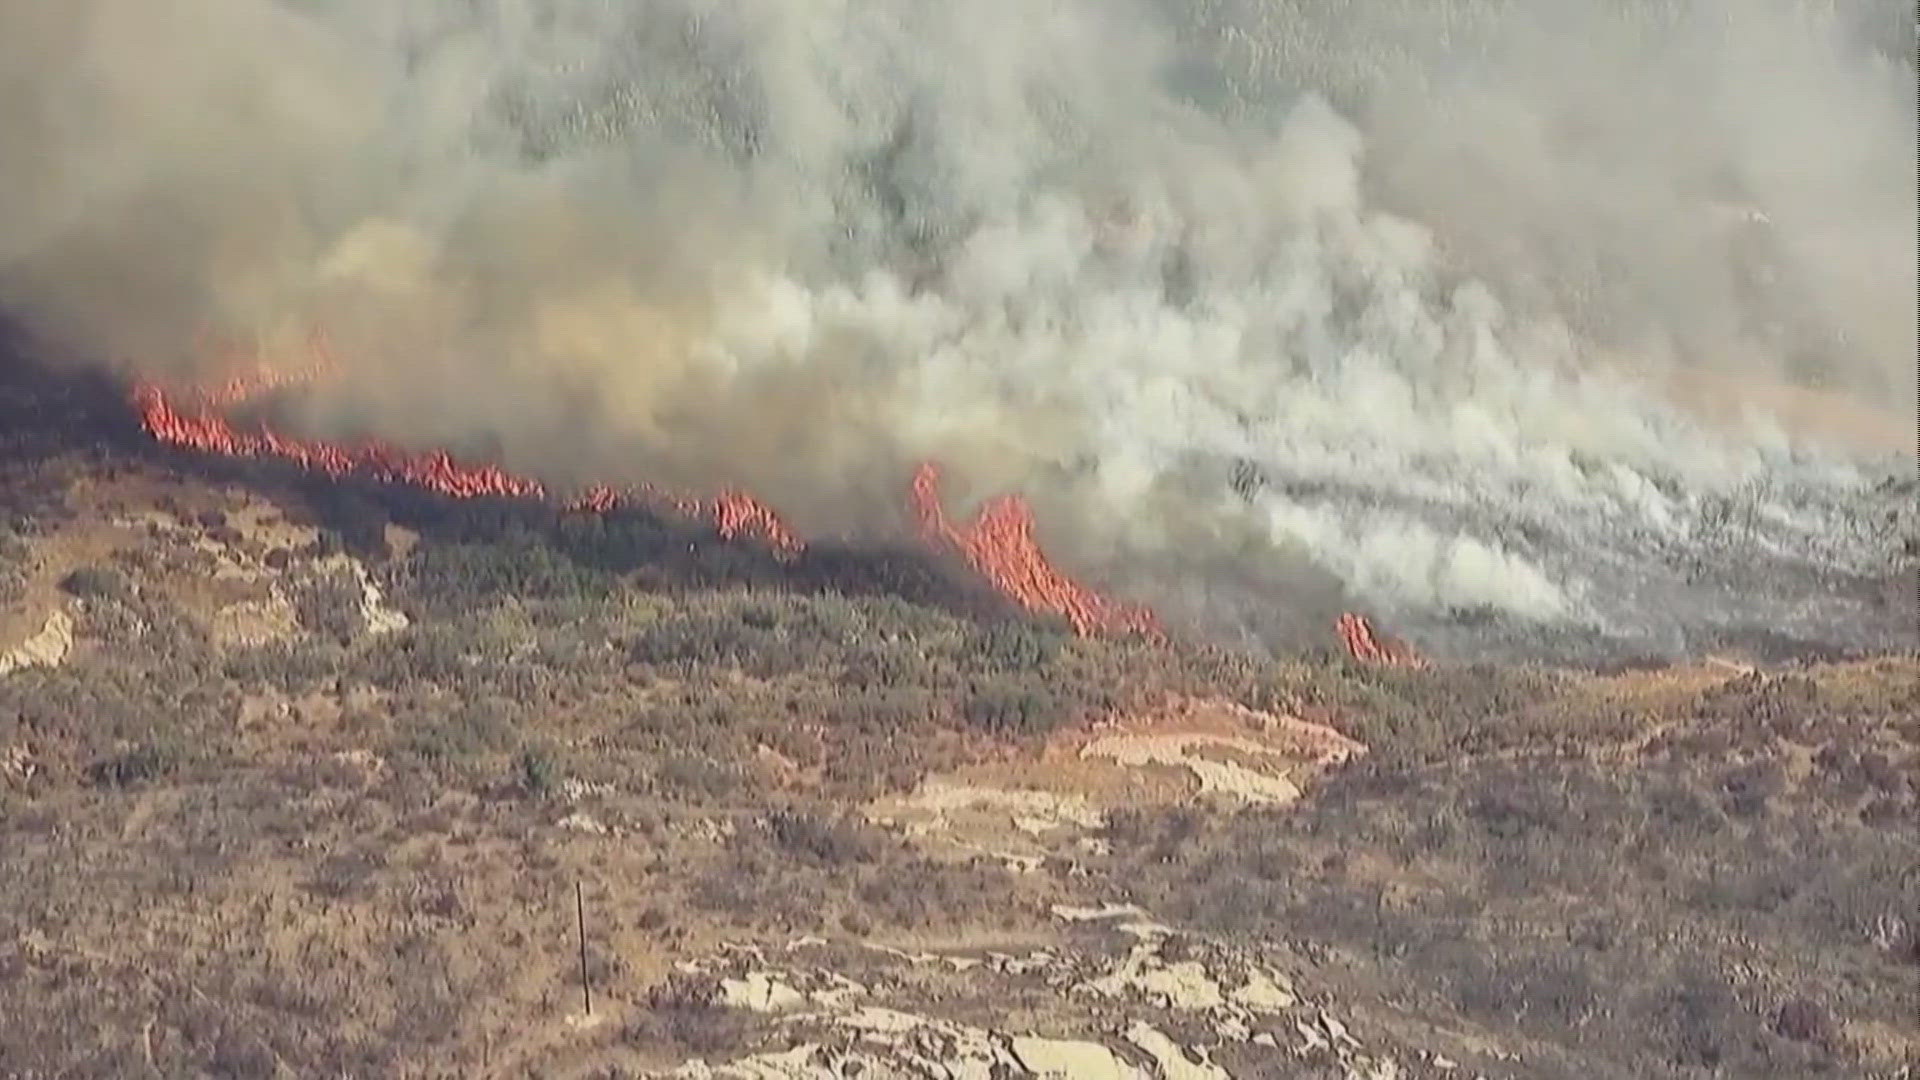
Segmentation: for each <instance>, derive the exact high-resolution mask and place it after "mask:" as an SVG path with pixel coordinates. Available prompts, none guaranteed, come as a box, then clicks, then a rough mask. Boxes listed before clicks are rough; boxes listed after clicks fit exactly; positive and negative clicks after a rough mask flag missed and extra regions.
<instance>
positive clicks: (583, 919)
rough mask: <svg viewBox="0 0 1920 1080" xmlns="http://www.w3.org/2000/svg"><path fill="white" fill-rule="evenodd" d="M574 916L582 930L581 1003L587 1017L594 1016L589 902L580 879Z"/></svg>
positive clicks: (574, 891)
mask: <svg viewBox="0 0 1920 1080" xmlns="http://www.w3.org/2000/svg"><path fill="white" fill-rule="evenodd" d="M573 915H574V921H575V923H576V924H577V925H578V926H579V928H580V1001H581V1004H582V1005H584V1006H585V1007H586V1010H587V1015H588V1016H592V1015H593V987H592V985H591V984H590V983H588V981H587V901H586V894H585V893H584V892H582V891H581V888H580V879H579V878H575V879H574V880H573Z"/></svg>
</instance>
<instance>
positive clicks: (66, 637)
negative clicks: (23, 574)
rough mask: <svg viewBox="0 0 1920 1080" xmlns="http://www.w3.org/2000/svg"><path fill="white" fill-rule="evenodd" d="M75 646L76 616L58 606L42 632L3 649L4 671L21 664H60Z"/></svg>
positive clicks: (0, 668)
mask: <svg viewBox="0 0 1920 1080" xmlns="http://www.w3.org/2000/svg"><path fill="white" fill-rule="evenodd" d="M72 649H73V619H72V618H71V617H69V616H68V615H67V613H66V612H64V611H60V610H57V609H56V610H55V611H53V612H51V613H50V614H48V615H47V621H46V622H44V623H42V624H41V626H40V630H39V632H38V633H36V634H34V635H33V636H32V637H30V638H28V639H27V640H25V641H23V642H21V643H20V644H19V645H16V646H15V647H13V648H12V649H10V650H8V651H7V652H5V653H0V675H10V674H12V673H13V672H15V671H18V670H20V669H21V668H29V667H57V666H59V664H60V663H61V662H62V661H64V660H66V658H67V653H68V652H69V651H71V650H72Z"/></svg>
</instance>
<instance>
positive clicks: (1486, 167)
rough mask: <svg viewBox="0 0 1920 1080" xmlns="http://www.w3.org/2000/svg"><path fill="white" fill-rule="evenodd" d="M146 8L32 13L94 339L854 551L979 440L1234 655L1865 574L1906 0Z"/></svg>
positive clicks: (1730, 615)
mask: <svg viewBox="0 0 1920 1080" xmlns="http://www.w3.org/2000/svg"><path fill="white" fill-rule="evenodd" d="M157 7H158V6H157V5H152V4H146V3H141V2H140V0H72V2H70V3H66V4H62V5H45V4H42V3H39V2H38V0H0V20H4V21H0V37H4V38H5V40H7V41H9V42H12V43H13V44H11V45H0V60H4V61H5V65H6V66H5V68H4V69H0V70H3V71H4V75H3V76H0V77H3V78H4V79H5V85H3V86H0V90H5V91H8V94H7V101H8V104H6V105H4V106H0V110H3V111H0V138H4V139H5V143H4V145H0V182H4V183H5V185H6V187H7V188H8V190H9V191H10V192H12V193H14V194H15V198H14V199H13V200H12V201H11V202H10V203H9V206H8V208H7V209H6V210H4V211H0V302H4V303H7V304H8V305H9V306H11V307H13V308H15V309H17V310H18V311H20V312H21V313H22V314H23V315H24V316H25V317H26V318H28V319H30V320H32V321H34V322H35V323H36V324H37V325H39V326H40V327H41V328H42V329H44V330H45V331H46V332H47V333H48V334H49V336H50V337H53V338H55V339H56V340H59V341H62V342H64V343H67V344H69V345H71V346H74V347H76V348H78V349H80V350H82V351H86V352H91V353H94V354H102V355H111V356H113V357H114V358H117V359H118V358H127V357H137V358H140V360H141V361H142V362H143V363H146V364H148V365H150V366H151V367H153V368H158V369H163V370H164V369H166V368H168V367H170V366H171V367H173V368H175V369H176V370H177V369H179V368H180V367H182V366H184V367H188V368H191V367H192V366H193V365H195V364H197V363H201V362H203V361H204V359H205V357H204V354H203V351H202V350H200V349H199V348H198V347H197V346H196V344H195V343H196V342H197V341H198V340H200V338H199V334H200V333H201V331H203V330H205V329H207V328H209V327H211V328H213V329H217V330H221V331H224V332H228V333H233V334H240V335H251V336H257V337H260V338H263V339H267V340H270V341H275V342H283V341H293V340H297V339H298V338H299V336H300V334H301V333H302V328H303V327H305V326H308V325H311V324H314V323H320V324H323V325H325V326H326V327H327V328H328V330H329V332H330V334H331V335H332V336H333V338H334V340H335V342H336V346H337V347H338V348H339V350H340V351H341V352H342V353H343V354H344V355H346V356H347V357H348V358H349V359H350V364H351V370H350V372H349V377H348V378H347V380H346V381H345V382H344V383H343V384H342V385H341V386H339V387H337V388H336V389H335V392H334V394H333V395H332V396H331V398H330V400H328V401H323V402H320V403H317V404H316V405H315V412H314V414H313V415H312V416H311V417H310V418H309V420H310V422H313V423H317V424H340V423H344V422H346V419H348V418H351V419H352V420H353V422H355V423H356V424H359V425H363V426H371V427H373V428H375V429H376V430H379V431H381V432H383V433H384V434H386V435H388V436H390V437H396V438H400V439H403V440H407V439H411V440H417V441H421V442H440V441H447V440H455V441H459V440H471V439H472V438H473V437H475V436H476V435H479V436H484V437H486V439H487V440H488V441H489V442H490V445H492V446H493V447H494V448H495V449H496V451H497V452H498V453H499V454H500V455H501V456H503V457H504V458H506V459H507V460H508V461H509V462H510V463H512V464H515V465H518V466H521V467H527V468H533V469H536V470H539V471H543V472H547V473H549V474H552V475H555V476H556V477H561V478H566V477H573V478H586V477H606V478H611V479H639V478H642V477H645V478H649V479H655V480H663V481H667V482H675V483H690V484H699V485H712V484H717V483H740V484H746V485H748V486H750V487H753V488H754V489H756V490H758V491H760V492H761V493H763V494H764V495H765V496H766V497H768V498H769V500H770V501H772V502H773V503H774V504H775V505H776V506H778V507H780V508H781V509H783V510H784V511H786V512H788V513H789V514H791V515H792V516H794V517H795V518H796V519H797V520H798V521H799V522H800V523H801V524H802V525H803V527H806V528H808V529H809V530H811V531H815V532H835V531H863V530H867V529H871V528H874V527H879V526H881V525H883V524H884V520H885V512H884V509H883V508H890V507H892V506H894V505H896V504H897V501H898V489H899V484H900V481H901V479H902V477H903V475H904V468H905V465H906V463H908V462H910V461H912V460H914V459H918V458H922V457H931V458H936V459H939V460H942V461H943V462H946V463H947V464H948V465H949V466H950V467H954V468H957V469H958V470H959V471H960V474H961V475H960V479H961V480H962V481H963V482H964V483H965V484H967V485H968V487H969V489H970V490H972V491H975V492H986V491H990V490H1022V491H1027V492H1029V493H1031V494H1033V495H1034V496H1035V497H1036V499H1037V500H1038V501H1039V502H1040V505H1041V510H1042V513H1043V520H1044V521H1046V522H1047V523H1048V524H1049V525H1050V526H1051V529H1050V534H1049V538H1050V539H1051V540H1053V541H1055V543H1056V545H1057V546H1060V547H1062V549H1063V550H1065V551H1066V552H1067V553H1068V554H1069V555H1070V556H1072V557H1073V558H1074V559H1075V560H1076V561H1077V563H1078V564H1079V565H1081V566H1083V567H1089V568H1096V569H1102V568H1103V569H1105V570H1106V571H1107V572H1109V573H1110V574H1112V575H1116V576H1117V575H1121V574H1124V575H1126V576H1125V577H1124V578H1122V580H1124V581H1126V582H1127V583H1128V584H1129V585H1130V586H1131V587H1132V588H1133V589H1135V590H1136V591H1139V592H1142V593H1144V594H1145V595H1146V596H1147V597H1148V598H1149V599H1152V600H1155V601H1157V602H1159V603H1160V604H1161V605H1162V606H1163V607H1168V608H1171V609H1174V610H1177V611H1183V612H1185V613H1187V614H1189V615H1191V616H1192V617H1194V618H1196V619H1199V620H1202V621H1206V620H1208V619H1210V618H1211V619H1214V621H1221V620H1222V619H1224V620H1225V621H1227V622H1234V621H1236V620H1238V621H1240V622H1247V620H1246V619H1245V618H1243V616H1242V614H1240V613H1237V612H1236V611H1233V610H1229V609H1233V608H1235V606H1236V605H1234V604H1232V603H1226V602H1222V601H1219V600H1218V599H1217V598H1218V597H1219V595H1220V592H1221V589H1222V582H1223V581H1224V580H1226V578H1237V577H1238V576H1240V575H1242V574H1244V575H1245V576H1246V577H1247V578H1248V579H1249V580H1259V581H1261V582H1263V584H1262V586H1261V588H1262V589H1266V590H1273V591H1272V592H1270V593H1268V594H1265V595H1259V596H1252V597H1248V598H1245V600H1244V602H1245V603H1246V604H1248V605H1251V606H1261V605H1266V606H1283V607H1284V606H1286V605H1288V604H1290V603H1304V601H1302V600H1301V596H1304V595H1306V594H1307V593H1309V592H1313V591H1314V590H1315V589H1318V590H1319V592H1320V594H1321V595H1324V593H1325V592H1326V590H1327V588H1328V586H1327V585H1326V583H1329V582H1330V583H1331V588H1332V590H1333V591H1334V592H1337V593H1341V594H1344V597H1343V599H1346V598H1350V599H1354V600H1357V601H1358V602H1362V603H1365V604H1368V605H1370V606H1373V607H1375V608H1379V609H1382V610H1384V611H1386V612H1388V613H1390V614H1392V615H1393V616H1395V617H1396V618H1398V619H1400V620H1402V621H1403V622H1404V623H1405V624H1406V625H1410V626H1415V627H1418V628H1420V629H1422V630H1423V631H1424V632H1425V633H1426V634H1427V635H1428V637H1429V638H1430V639H1432V640H1433V641H1435V642H1439V641H1440V640H1441V639H1443V638H1446V637H1447V629H1446V628H1447V627H1448V626H1449V625H1451V623H1452V622H1455V621H1458V620H1459V619H1460V618H1462V617H1464V616H1467V615H1473V616H1475V617H1484V616H1487V615H1489V614H1491V615H1492V616H1495V617H1496V619H1497V620H1498V621H1500V623H1501V625H1503V626H1508V627H1513V626H1518V627H1521V628H1522V629H1519V630H1510V631H1508V636H1507V637H1506V638H1503V639H1501V640H1502V641H1504V642H1505V643H1506V644H1509V645H1511V644H1512V643H1513V641H1515V640H1517V639H1516V638H1514V637H1513V635H1515V634H1518V635H1520V636H1521V637H1522V638H1524V637H1525V635H1527V634H1538V633H1545V632H1547V631H1548V630H1549V628H1553V627H1559V628H1561V629H1562V630H1566V629H1569V628H1571V629H1573V630H1582V629H1584V630H1589V631H1593V632H1598V633H1601V634H1605V635H1610V636H1614V637H1616V638H1623V639H1631V638H1639V639H1645V640H1649V641H1656V642H1658V643H1659V644H1660V645H1661V646H1662V647H1665V646H1673V647H1684V646H1686V645H1687V644H1688V642H1689V641H1690V640H1692V639H1694V638H1699V637H1702V634H1701V633H1699V632H1698V627H1700V626H1708V627H1722V628H1725V627H1737V626H1741V625H1759V624H1768V625H1777V624H1779V623H1780V622H1781V621H1782V620H1783V619H1784V618H1785V616H1784V615H1783V613H1784V612H1787V611H1801V610H1802V609H1806V607H1807V605H1806V604H1804V603H1802V601H1804V600H1805V599H1806V593H1807V590H1809V589H1817V588H1819V587H1821V586H1819V585H1817V584H1810V582H1811V581H1812V580H1813V578H1809V577H1808V574H1813V577H1814V578H1817V577H1818V576H1819V574H1818V573H1814V571H1816V570H1817V571H1819V573H1828V572H1832V573H1842V574H1851V575H1855V576H1859V575H1871V574H1872V573H1873V572H1875V571H1874V569H1873V560H1874V559H1875V558H1877V557H1878V556H1879V554H1880V553H1881V550H1882V549H1881V547H1880V546H1876V541H1875V539H1874V538H1873V537H1872V536H1871V535H1865V536H1862V535H1856V534H1855V533H1847V532H1845V530H1846V529H1854V530H1856V532H1857V530H1858V525H1857V522H1856V521H1855V514H1854V512H1853V511H1850V510H1849V509H1848V508H1849V507H1851V506H1853V505H1854V504H1855V503H1856V502H1858V500H1859V499H1860V498H1862V497H1863V495H1862V493H1863V492H1866V491H1867V490H1868V489H1869V488H1870V487H1871V485H1872V484H1873V483H1874V482H1876V481H1877V480H1878V479H1879V478H1880V477H1881V476H1882V475H1883V470H1884V468H1885V463H1886V461H1887V457H1888V455H1890V454H1893V453H1896V452H1898V451H1900V450H1901V449H1903V448H1904V447H1905V445H1906V442H1905V431H1904V423H1903V420H1902V417H1903V416H1905V415H1908V414H1907V413H1906V407H1905V402H1907V401H1910V400H1913V397H1912V394H1911V391H1912V387H1913V383H1912V374H1911V372H1912V348H1913V344H1914V338H1915V333H1914V321H1913V319H1914V309H1913V308H1912V306H1911V300H1912V296H1913V289H1914V280H1913V263H1912V252H1913V251H1914V250H1915V231H1914V216H1913V212H1912V211H1913V202H1912V199H1913V187H1912V171H1911V170H1912V162H1913V161H1914V158H1915V144H1914V131H1915V124H1914V119H1915V118H1914V113H1913V106H1912V102H1913V101H1914V100H1915V88H1914V69H1913V67H1912V65H1911V63H1910V62H1909V61H1907V60H1905V59H1902V58H1904V57H1906V56H1907V55H1908V53H1909V51H1910V46H1911V35H1912V25H1911V19H1910V13H1908V12H1905V11H1904V10H1902V9H1898V8H1895V7H1892V6H1890V5H1886V4H1881V5H1878V6H1867V5H1855V6H1852V7H1848V6H1843V5H1837V4H1833V3H1816V2H1814V0H1744V2H1742V3H1738V4H1733V3H1729V2H1713V0H1695V2H1684V0H1672V2H1669V3H1656V2H1654V0H1612V2H1603V0H1554V2H1552V3H1547V4H1540V3H1531V4H1520V3H1499V2H1495V3H1468V2H1466V0H1441V2H1425V3H1419V4H1388V5H1370V6H1368V7H1367V8H1366V9H1365V10H1357V9H1355V8H1354V7H1353V6H1352V5H1349V4H1345V3H1332V2H1315V0H1300V2H1298V3H1294V4H1270V3H1256V2H1254V0H1152V2H1149V0H1138V2H1096V0H1051V2H1048V3H1038V4H1036V3H1032V2H1030V0H1027V2H1016V0H975V2H973V3H969V4H964V5H954V4H939V3H933V2H930V0H869V2H864V3H858V4H855V3H846V2H835V0H810V2H803V3H792V4H785V5H753V4H740V3H733V2H720V0H632V2H628V3H617V2H613V0H431V2H414V3H408V4H393V3H390V2H381V3H374V2H371V0H313V2H309V3H305V4H300V5H295V4H292V3H276V2H274V0H194V2H192V3H187V4H183V5H166V7H167V8H168V10H167V11H165V12H160V11H158V10H156V9H157ZM175 9H179V10H175ZM1896 57H1899V58H1896ZM1235 477H1238V478H1239V482H1234V478H1235ZM1736 504H1738V506H1739V507H1740V512H1739V513H1738V514H1737V515H1732V516H1730V511H1728V510H1727V509H1726V508H1727V507H1729V506H1734V505H1736ZM1728 521H1737V523H1738V525H1739V528H1738V529H1737V530H1734V529H1732V528H1731V527H1730V526H1727V525H1726V522H1728ZM1716 530H1718V531H1716ZM1837 530H1838V531H1837ZM1709 534H1711V536H1712V537H1713V543H1714V544H1718V545H1720V547H1716V548H1713V549H1712V551H1708V547H1710V546H1711V545H1706V541H1704V540H1703V539H1702V537H1703V536H1708V535H1709ZM1703 545H1706V546H1703ZM1723 549H1724V550H1723ZM1702 552H1707V554H1704V555H1703V554H1702ZM1703 559H1705V560H1708V561H1713V560H1718V561H1717V562H1714V566H1715V567H1717V568H1718V569H1717V570H1714V572H1713V573H1708V572H1705V571H1702V570H1701V568H1700V565H1699V564H1700V563H1701V562H1702V560H1703ZM1742 560H1745V562H1744V565H1746V566H1748V567H1749V568H1755V572H1758V569H1757V568H1759V567H1762V566H1765V567H1771V568H1773V569H1772V570H1770V571H1769V573H1772V575H1773V577H1772V578H1771V579H1770V583H1763V584H1760V585H1757V586H1752V587H1744V588H1743V587H1739V586H1736V585H1735V584H1734V583H1732V582H1731V581H1729V580H1727V579H1726V575H1727V574H1728V573H1731V572H1733V570H1732V569H1730V568H1732V567H1737V566H1739V565H1742ZM1263 565H1264V566H1266V567H1267V568H1266V569H1262V566H1263ZM1223 566H1224V567H1233V568H1235V569H1234V570H1233V571H1232V572H1231V573H1227V574H1226V577H1224V578H1223V577H1222V573H1223V571H1222V570H1221V569H1220V568H1221V567H1223ZM1149 567H1151V568H1153V569H1152V571H1151V572H1149V570H1148V568H1149ZM1808 568H1812V569H1811V570H1809V569H1808ZM1715 573H1718V574H1719V575H1720V576H1719V577H1717V578H1716V577H1715V576H1714V574H1715ZM1315 578H1318V579H1324V581H1323V582H1322V583H1321V584H1319V585H1312V586H1309V585H1308V584H1306V583H1307V582H1308V581H1309V579H1315ZM1287 583H1295V584H1300V585H1301V592H1300V594H1299V595H1293V596H1290V595H1288V594H1287V592H1286V591H1285V589H1286V587H1287ZM1196 589H1197V590H1198V592H1197V593H1196V595H1198V594H1200V593H1204V595H1205V596H1207V597H1208V598H1209V599H1207V600H1206V601H1204V602H1202V603H1199V604H1197V605H1196V604H1195V603H1193V602H1191V601H1190V600H1189V599H1185V598H1183V594H1185V593H1188V592H1192V591H1194V590H1196ZM1228 591H1231V590H1230V589H1229V590H1228ZM1816 606H1817V605H1816ZM1823 610H1824V609H1823ZM1851 610H1852V609H1850V608H1844V607H1842V608H1835V609H1834V610H1833V611H1831V612H1828V613H1825V614H1821V613H1817V612H1816V613H1813V614H1808V615H1805V616H1804V618H1806V619H1810V620H1812V623H1813V624H1815V625H1820V624H1823V623H1831V622H1833V621H1835V620H1840V621H1846V620H1848V619H1854V621H1855V623H1856V624H1858V620H1857V619H1855V616H1854V614H1849V612H1851ZM1318 616H1319V613H1318V612H1316V613H1314V617H1315V618H1318ZM1253 621H1254V622H1258V620H1253ZM1249 625H1251V624H1249ZM1874 625H1884V624H1874ZM1526 627H1532V628H1533V629H1525V628H1526ZM1556 632H1558V631H1556ZM1856 632H1857V631H1856ZM1869 632H1870V631H1869ZM1809 633H1814V636H1816V637H1817V636H1819V635H1818V633H1816V632H1814V631H1809ZM1707 636H1710V635H1707Z"/></svg>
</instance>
